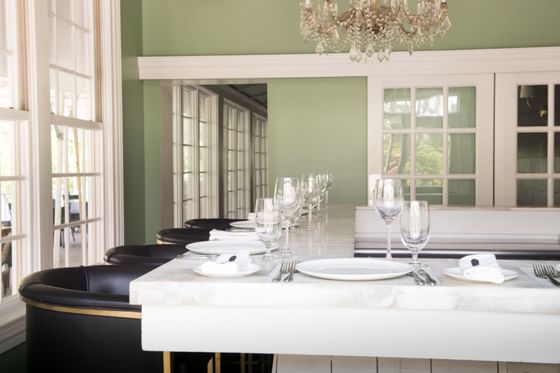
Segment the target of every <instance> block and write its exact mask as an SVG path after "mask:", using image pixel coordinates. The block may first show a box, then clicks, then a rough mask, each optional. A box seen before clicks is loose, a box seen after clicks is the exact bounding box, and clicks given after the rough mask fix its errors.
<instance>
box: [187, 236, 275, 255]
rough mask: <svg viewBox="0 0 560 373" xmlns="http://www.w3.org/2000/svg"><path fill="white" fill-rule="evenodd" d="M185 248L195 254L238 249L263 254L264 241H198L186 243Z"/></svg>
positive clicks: (228, 251) (230, 252)
mask: <svg viewBox="0 0 560 373" xmlns="http://www.w3.org/2000/svg"><path fill="white" fill-rule="evenodd" d="M186 247H187V249H188V250H189V251H191V252H193V253H196V254H203V255H221V254H235V253H238V252H240V251H245V250H246V251H248V252H249V254H250V255H254V254H263V253H264V252H265V251H266V247H265V246H264V243H262V242H261V241H255V240H240V239H237V240H216V241H200V242H193V243H190V244H188V245H187V246H186ZM277 248H278V245H274V246H273V247H272V250H276V249H277Z"/></svg>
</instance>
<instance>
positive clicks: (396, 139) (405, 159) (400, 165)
mask: <svg viewBox="0 0 560 373" xmlns="http://www.w3.org/2000/svg"><path fill="white" fill-rule="evenodd" d="M409 173H410V135H408V134H403V135H397V134H385V135H383V174H384V175H403V174H409Z"/></svg>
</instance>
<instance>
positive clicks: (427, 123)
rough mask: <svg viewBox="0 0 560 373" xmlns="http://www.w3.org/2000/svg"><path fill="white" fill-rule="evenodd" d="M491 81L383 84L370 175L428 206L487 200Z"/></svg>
mask: <svg viewBox="0 0 560 373" xmlns="http://www.w3.org/2000/svg"><path fill="white" fill-rule="evenodd" d="M491 84H492V80H491V76H482V77H478V78H477V77H476V76H474V77H472V78H471V77H467V76H465V77H453V76H448V77H423V78H418V79H417V80H414V79H412V80H410V79H408V80H407V81H403V80H401V79H399V78H394V79H392V80H391V79H386V80H385V81H383V82H381V84H380V85H379V86H378V87H377V89H376V92H377V93H376V95H374V96H376V98H377V99H379V101H378V102H382V107H379V105H378V107H379V109H377V111H374V112H375V114H374V118H380V120H379V124H378V125H377V128H378V130H379V132H377V133H379V134H380V135H381V136H380V137H379V138H375V139H374V141H373V142H374V143H375V144H376V146H377V149H379V150H378V151H377V152H375V153H377V155H376V156H375V157H374V159H375V162H374V165H375V167H374V171H375V172H372V173H376V174H381V175H383V176H390V177H395V178H400V179H402V180H403V181H404V184H405V194H406V198H411V199H420V200H426V201H428V202H430V204H432V205H439V206H490V205H492V194H493V190H492V163H491V162H488V159H491V158H492V148H491V146H490V147H488V146H487V145H488V144H490V145H491V144H492V126H491V123H492V120H493V118H492V113H493V112H492V103H491V100H487V97H488V96H489V95H490V96H491V95H492V85H491ZM488 90H489V91H488Z"/></svg>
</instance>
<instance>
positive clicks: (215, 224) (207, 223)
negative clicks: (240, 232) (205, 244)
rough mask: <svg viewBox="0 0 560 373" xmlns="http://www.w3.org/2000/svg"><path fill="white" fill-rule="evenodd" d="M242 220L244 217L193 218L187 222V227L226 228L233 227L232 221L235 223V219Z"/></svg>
mask: <svg viewBox="0 0 560 373" xmlns="http://www.w3.org/2000/svg"><path fill="white" fill-rule="evenodd" d="M241 220H243V219H227V218H206V219H191V220H187V221H186V222H185V228H197V229H199V228H202V229H208V230H210V229H220V230H226V229H229V228H231V226H230V223H233V222H235V221H241Z"/></svg>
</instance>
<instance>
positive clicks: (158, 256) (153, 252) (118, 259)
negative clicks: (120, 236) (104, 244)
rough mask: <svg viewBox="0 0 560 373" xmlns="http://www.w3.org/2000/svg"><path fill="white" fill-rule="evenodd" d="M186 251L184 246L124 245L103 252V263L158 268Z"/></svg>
mask: <svg viewBox="0 0 560 373" xmlns="http://www.w3.org/2000/svg"><path fill="white" fill-rule="evenodd" d="M186 251H187V249H186V248H185V245H184V244H156V245H124V246H117V247H113V248H110V249H109V250H107V251H106V252H105V257H104V259H105V262H106V263H110V264H117V265H142V266H159V265H162V264H164V263H167V262H168V261H170V260H171V259H173V258H175V257H176V256H177V255H180V254H183V253H185V252H186Z"/></svg>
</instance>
